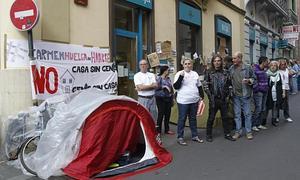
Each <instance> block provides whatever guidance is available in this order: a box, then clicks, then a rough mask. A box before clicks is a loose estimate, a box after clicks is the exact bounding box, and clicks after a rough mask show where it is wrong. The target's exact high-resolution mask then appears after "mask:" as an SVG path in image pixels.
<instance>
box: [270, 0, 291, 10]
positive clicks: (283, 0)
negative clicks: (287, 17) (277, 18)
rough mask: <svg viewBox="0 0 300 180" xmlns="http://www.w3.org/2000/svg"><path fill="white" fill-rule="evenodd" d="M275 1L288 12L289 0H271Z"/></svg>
mask: <svg viewBox="0 0 300 180" xmlns="http://www.w3.org/2000/svg"><path fill="white" fill-rule="evenodd" d="M271 1H272V2H273V3H275V4H277V6H278V7H280V8H281V9H282V10H284V11H285V12H286V13H288V2H287V0H271Z"/></svg>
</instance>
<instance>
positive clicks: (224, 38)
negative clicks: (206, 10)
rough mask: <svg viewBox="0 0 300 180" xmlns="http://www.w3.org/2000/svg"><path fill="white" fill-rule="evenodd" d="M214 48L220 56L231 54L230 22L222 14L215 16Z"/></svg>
mask: <svg viewBox="0 0 300 180" xmlns="http://www.w3.org/2000/svg"><path fill="white" fill-rule="evenodd" d="M215 29H216V31H215V32H216V35H215V37H216V39H215V49H216V51H215V52H216V53H218V54H220V55H221V56H222V57H225V56H227V55H230V56H231V55H232V41H231V37H232V33H231V32H232V30H231V22H230V21H229V20H228V19H227V18H225V17H224V16H219V15H216V16H215Z"/></svg>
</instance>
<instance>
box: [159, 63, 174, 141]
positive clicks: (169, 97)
mask: <svg viewBox="0 0 300 180" xmlns="http://www.w3.org/2000/svg"><path fill="white" fill-rule="evenodd" d="M156 80H157V85H158V87H157V89H156V90H155V99H156V103H157V109H158V117H157V132H158V133H161V130H162V121H163V120H164V127H165V134H170V135H173V134H175V133H174V132H173V131H170V128H169V122H170V115H171V108H172V105H173V94H174V90H173V86H172V82H171V79H170V78H169V67H168V66H161V67H160V72H159V75H158V76H157V78H156Z"/></svg>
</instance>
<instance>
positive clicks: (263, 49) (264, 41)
mask: <svg viewBox="0 0 300 180" xmlns="http://www.w3.org/2000/svg"><path fill="white" fill-rule="evenodd" d="M267 48H268V36H267V34H266V33H263V32H261V33H260V56H265V57H267Z"/></svg>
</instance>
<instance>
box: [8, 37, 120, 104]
mask: <svg viewBox="0 0 300 180" xmlns="http://www.w3.org/2000/svg"><path fill="white" fill-rule="evenodd" d="M34 59H35V60H33V61H29V57H28V44H27V41H25V40H8V41H7V61H6V65H7V68H30V75H31V87H32V97H33V99H39V100H45V99H47V98H49V97H51V96H54V95H60V94H70V93H75V92H77V91H81V90H85V89H89V88H97V89H99V90H101V91H105V92H107V93H109V94H111V93H114V92H115V91H116V89H117V84H118V77H117V76H118V75H117V70H116V67H115V65H114V64H113V63H110V55H109V49H108V48H97V47H84V46H80V45H72V44H61V43H50V42H43V41H35V42H34Z"/></svg>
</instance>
